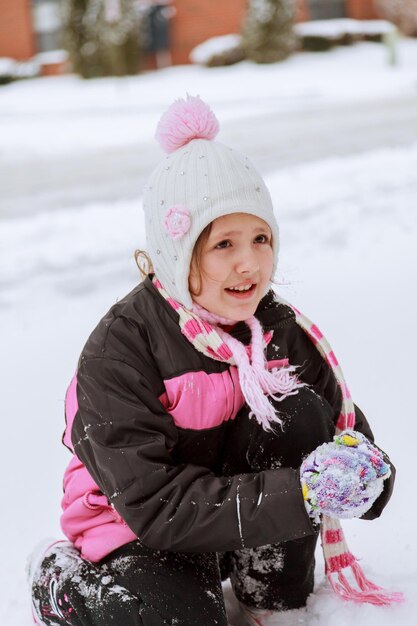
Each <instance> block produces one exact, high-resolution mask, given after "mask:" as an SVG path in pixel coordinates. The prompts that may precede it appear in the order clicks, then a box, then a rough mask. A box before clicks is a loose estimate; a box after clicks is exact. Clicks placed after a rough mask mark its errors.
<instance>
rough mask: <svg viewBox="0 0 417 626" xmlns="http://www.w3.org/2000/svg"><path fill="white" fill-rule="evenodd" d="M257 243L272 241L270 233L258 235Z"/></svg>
mask: <svg viewBox="0 0 417 626" xmlns="http://www.w3.org/2000/svg"><path fill="white" fill-rule="evenodd" d="M255 243H270V239H269V237H268V235H258V236H257V237H255Z"/></svg>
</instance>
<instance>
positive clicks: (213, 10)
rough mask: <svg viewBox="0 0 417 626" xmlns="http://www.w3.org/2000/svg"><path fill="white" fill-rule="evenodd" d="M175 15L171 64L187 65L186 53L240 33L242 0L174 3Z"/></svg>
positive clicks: (243, 4)
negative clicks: (213, 39)
mask: <svg viewBox="0 0 417 626" xmlns="http://www.w3.org/2000/svg"><path fill="white" fill-rule="evenodd" d="M173 4H174V5H175V7H176V9H177V14H176V16H175V17H174V19H173V20H172V60H173V63H174V64H175V65H177V64H181V63H189V59H188V55H189V53H190V51H191V50H192V49H193V48H194V47H195V46H196V45H197V44H199V43H201V42H202V41H205V40H206V39H208V38H209V37H214V36H217V35H228V34H230V33H237V32H239V31H240V25H241V22H242V18H243V16H244V13H245V8H246V0H223V2H218V1H215V0H174V3H173Z"/></svg>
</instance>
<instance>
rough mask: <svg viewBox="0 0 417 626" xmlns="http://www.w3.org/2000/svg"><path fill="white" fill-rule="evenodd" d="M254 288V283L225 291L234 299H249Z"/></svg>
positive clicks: (228, 288)
mask: <svg viewBox="0 0 417 626" xmlns="http://www.w3.org/2000/svg"><path fill="white" fill-rule="evenodd" d="M255 288H256V285H255V283H251V284H249V285H239V286H238V287H227V288H226V291H227V293H229V294H230V295H231V296H234V297H235V298H249V297H250V296H251V295H252V293H253V291H254V290H255Z"/></svg>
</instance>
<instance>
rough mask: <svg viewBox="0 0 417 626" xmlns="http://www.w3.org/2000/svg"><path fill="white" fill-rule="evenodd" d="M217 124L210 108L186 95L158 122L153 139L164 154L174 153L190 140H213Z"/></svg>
mask: <svg viewBox="0 0 417 626" xmlns="http://www.w3.org/2000/svg"><path fill="white" fill-rule="evenodd" d="M218 132H219V123H218V121H217V118H216V116H215V115H214V113H213V111H212V110H211V109H210V107H209V106H208V105H207V104H206V103H205V102H203V101H202V100H201V98H200V97H199V96H196V97H193V96H190V95H188V94H187V100H184V99H182V98H180V99H179V100H176V101H175V102H174V103H173V104H171V106H170V107H169V109H168V110H167V111H165V113H164V114H163V116H162V117H161V119H160V120H159V123H158V126H157V129H156V133H155V137H156V139H157V140H158V141H159V143H160V144H161V146H162V148H163V149H164V150H165V152H174V151H175V150H178V148H181V146H185V145H186V144H187V143H188V142H189V141H191V140H192V139H214V138H215V136H216V135H217V133H218Z"/></svg>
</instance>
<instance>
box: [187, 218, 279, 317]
mask: <svg viewBox="0 0 417 626" xmlns="http://www.w3.org/2000/svg"><path fill="white" fill-rule="evenodd" d="M273 263H274V260H273V252H272V242H271V229H270V228H269V226H268V224H267V223H266V222H264V221H263V220H261V219H260V218H259V217H255V216H254V215H248V214H246V213H232V214H230V215H225V216H224V217H219V218H218V219H216V220H214V222H213V223H212V227H211V231H210V234H209V236H208V239H207V241H206V242H205V244H204V245H203V248H202V251H201V259H200V268H199V270H200V271H199V272H198V271H197V268H196V266H195V263H192V264H191V271H190V276H189V285H190V291H191V292H194V293H198V295H196V296H194V297H193V299H194V301H195V302H197V304H199V305H200V306H202V307H204V308H205V309H207V310H208V311H210V312H211V313H215V314H216V315H220V316H221V317H226V318H228V319H230V320H234V321H236V322H238V321H241V320H245V319H248V318H249V317H251V316H252V315H253V314H254V313H255V311H256V308H257V306H258V304H259V301H260V300H261V298H262V297H263V296H264V294H265V292H266V291H267V288H268V286H269V282H270V280H271V277H272V267H273Z"/></svg>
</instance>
